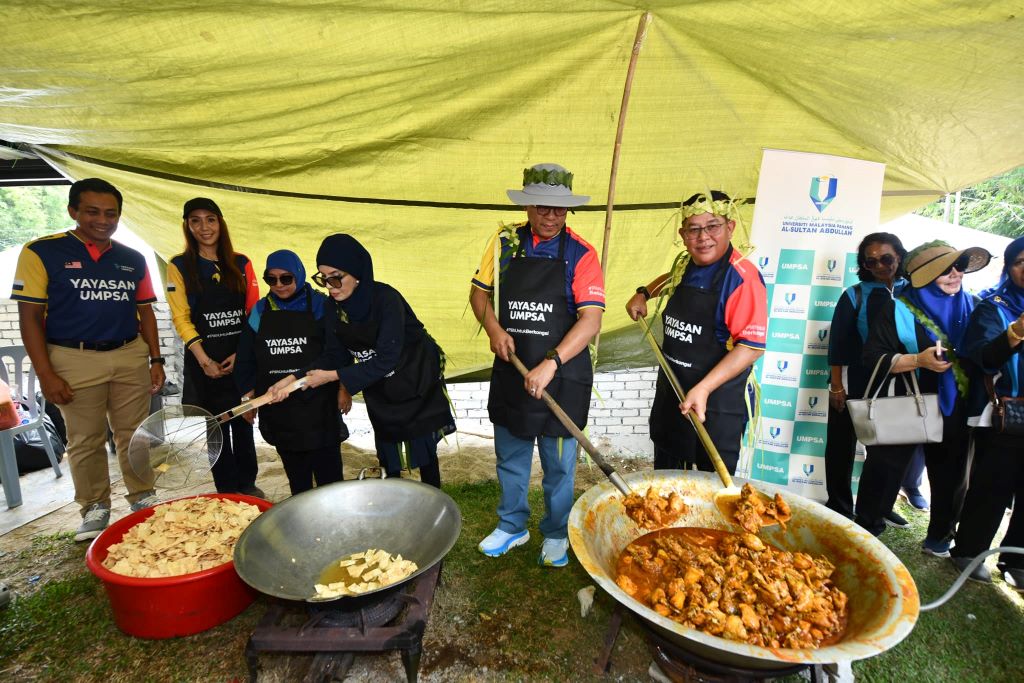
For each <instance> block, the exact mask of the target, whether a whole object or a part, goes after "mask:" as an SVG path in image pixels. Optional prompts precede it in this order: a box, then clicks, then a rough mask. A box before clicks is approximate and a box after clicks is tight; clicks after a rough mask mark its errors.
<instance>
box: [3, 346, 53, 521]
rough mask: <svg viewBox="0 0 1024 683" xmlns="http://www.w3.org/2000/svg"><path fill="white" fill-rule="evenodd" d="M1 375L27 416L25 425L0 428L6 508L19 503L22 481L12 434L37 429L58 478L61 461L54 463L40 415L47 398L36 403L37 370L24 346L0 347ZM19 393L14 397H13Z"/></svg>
mask: <svg viewBox="0 0 1024 683" xmlns="http://www.w3.org/2000/svg"><path fill="white" fill-rule="evenodd" d="M8 359H11V361H10V365H13V366H14V374H13V376H12V375H11V373H10V372H9V370H8V363H9V361H8ZM0 378H2V379H3V380H4V381H5V382H7V384H8V385H10V386H11V388H12V389H13V388H14V387H15V386H17V388H18V389H17V391H18V393H19V394H21V395H22V396H25V397H26V403H28V412H29V415H30V419H29V421H28V423H27V424H23V425H18V426H17V427H11V428H10V429H4V430H0V477H3V480H4V496H5V497H6V498H7V507H8V508H16V507H18V506H19V505H21V482H19V481H18V460H17V457H16V455H15V452H14V435H15V434H20V433H22V432H27V431H29V430H32V429H37V430H39V438H40V439H42V441H43V447H44V448H45V449H46V455H47V457H49V458H50V464H51V465H52V466H53V471H54V473H55V474H56V475H57V476H58V477H60V476H63V473H62V472H61V471H60V463H58V462H57V454H56V453H54V452H53V446H52V445H51V444H50V435H49V434H47V433H46V428H45V427H44V426H43V415H45V414H46V413H45V408H46V399H45V398H44V399H41V401H40V405H36V398H35V397H36V372H35V369H34V368H33V367H32V364H31V362H30V361H29V358H28V353H27V352H26V351H25V347H23V346H2V347H0ZM20 398H21V396H15V397H14V400H18V399H20Z"/></svg>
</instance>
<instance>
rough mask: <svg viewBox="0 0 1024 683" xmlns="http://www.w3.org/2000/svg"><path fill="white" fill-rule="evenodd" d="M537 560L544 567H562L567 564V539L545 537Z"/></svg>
mask: <svg viewBox="0 0 1024 683" xmlns="http://www.w3.org/2000/svg"><path fill="white" fill-rule="evenodd" d="M537 562H538V563H539V564H540V565H542V566H544V567H564V566H565V565H567V564H569V539H568V538H545V539H544V545H542V546H541V549H540V557H539V558H538V559H537Z"/></svg>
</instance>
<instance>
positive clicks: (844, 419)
mask: <svg viewBox="0 0 1024 683" xmlns="http://www.w3.org/2000/svg"><path fill="white" fill-rule="evenodd" d="M856 449H857V435H856V433H854V431H853V421H852V420H851V419H850V411H848V410H843V411H842V412H839V411H838V410H836V409H834V408H833V407H832V406H831V405H829V407H828V432H827V440H826V442H825V491H826V492H827V493H828V501H827V502H826V503H825V507H827V508H828V509H830V510H832V511H834V512H838V513H839V514H841V515H843V516H844V517H849V518H850V519H853V491H852V489H851V481H852V479H853V462H854V460H855V457H856ZM861 486H863V483H862V484H861Z"/></svg>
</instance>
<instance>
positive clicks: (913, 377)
mask: <svg viewBox="0 0 1024 683" xmlns="http://www.w3.org/2000/svg"><path fill="white" fill-rule="evenodd" d="M901 355H902V354H899V353H894V354H893V355H892V360H891V361H889V367H888V368H887V369H886V371H885V374H884V375H882V379H881V380H879V382H878V388H877V389H875V393H874V394H872V395H871V400H874V399H876V398H878V394H880V393H881V392H882V387H883V386H885V379H886V378H887V377H888V376H889V373H890V372H892V367H893V366H894V365H896V361H898V360H899V359H900V356H901ZM884 360H885V356H882V357H880V358H879V359H878V362H877V363H875V369H874V370H872V371H871V378H870V379H869V380H868V386H867V390H866V391H865V392H864V393H865V396H866V395H867V391H870V390H871V387H872V386H873V385H874V383H875V375H877V374H878V370H879V369H880V368H881V367H882V362H883V361H884ZM899 374H900V377H901V378H902V379H903V386H905V387H906V388H907V391H908V392H911V393H912V394H913V395H914V396H915V397H917V398H918V400H920V399H921V388H920V387H919V386H918V384H917V373H915V372H913V371H911V372H901V373H899ZM907 375H910V379H909V380H908V379H907Z"/></svg>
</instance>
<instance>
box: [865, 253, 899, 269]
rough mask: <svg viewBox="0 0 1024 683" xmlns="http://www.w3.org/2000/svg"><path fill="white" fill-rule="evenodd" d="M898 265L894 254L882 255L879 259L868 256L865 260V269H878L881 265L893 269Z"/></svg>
mask: <svg viewBox="0 0 1024 683" xmlns="http://www.w3.org/2000/svg"><path fill="white" fill-rule="evenodd" d="M895 263H896V257H895V256H893V255H892V254H882V255H881V256H879V257H878V258H875V257H874V256H868V257H867V258H866V259H864V267H865V268H877V267H878V266H879V265H882V266H885V267H886V268H891V267H892V266H893V265H894V264H895Z"/></svg>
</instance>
